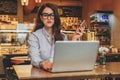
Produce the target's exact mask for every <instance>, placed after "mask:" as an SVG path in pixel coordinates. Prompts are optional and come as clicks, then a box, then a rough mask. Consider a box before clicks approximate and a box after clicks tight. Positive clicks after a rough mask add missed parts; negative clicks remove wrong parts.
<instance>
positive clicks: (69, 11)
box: [58, 6, 82, 18]
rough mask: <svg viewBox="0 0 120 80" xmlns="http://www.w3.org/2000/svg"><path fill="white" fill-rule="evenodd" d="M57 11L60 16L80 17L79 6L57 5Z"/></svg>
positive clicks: (80, 10) (80, 9)
mask: <svg viewBox="0 0 120 80" xmlns="http://www.w3.org/2000/svg"><path fill="white" fill-rule="evenodd" d="M58 12H59V14H60V16H61V17H80V18H81V17H82V7H81V6H58Z"/></svg>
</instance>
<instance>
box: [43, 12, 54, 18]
mask: <svg viewBox="0 0 120 80" xmlns="http://www.w3.org/2000/svg"><path fill="white" fill-rule="evenodd" d="M42 17H43V18H44V19H48V18H49V17H50V19H54V17H55V16H54V14H53V13H51V14H48V13H42Z"/></svg>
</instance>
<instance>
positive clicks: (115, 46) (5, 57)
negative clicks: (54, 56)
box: [0, 0, 120, 80]
mask: <svg viewBox="0 0 120 80" xmlns="http://www.w3.org/2000/svg"><path fill="white" fill-rule="evenodd" d="M119 2H120V0H0V80H120V35H119V33H120V8H119V7H120V4H119ZM44 3H53V4H55V5H56V6H57V8H58V12H59V15H60V21H61V32H62V33H64V34H66V35H67V38H68V40H71V39H72V36H73V34H74V32H75V31H76V29H77V28H78V26H79V25H80V24H81V23H82V22H83V21H84V26H85V33H84V34H83V36H82V37H80V38H79V39H78V41H96V40H98V41H99V42H100V44H99V48H98V52H97V56H96V64H95V68H94V69H93V70H92V71H77V72H65V73H64V72H63V73H50V72H47V71H44V70H41V69H37V68H35V67H33V66H32V65H31V60H30V58H29V53H28V43H27V40H28V38H29V36H30V35H31V33H32V32H33V30H34V27H35V24H36V16H37V11H38V9H39V7H40V6H41V5H42V4H44ZM102 51H104V52H105V55H104V57H103V56H102V57H101V55H102Z"/></svg>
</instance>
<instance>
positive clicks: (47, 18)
mask: <svg viewBox="0 0 120 80" xmlns="http://www.w3.org/2000/svg"><path fill="white" fill-rule="evenodd" d="M40 18H41V20H42V22H43V24H44V27H46V28H52V26H53V24H54V12H53V10H52V9H51V8H49V7H46V8H45V9H44V10H43V12H42V15H41V16H40Z"/></svg>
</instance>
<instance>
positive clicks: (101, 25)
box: [90, 12, 111, 45]
mask: <svg viewBox="0 0 120 80" xmlns="http://www.w3.org/2000/svg"><path fill="white" fill-rule="evenodd" d="M110 14H111V13H106V12H99V13H95V14H93V15H91V16H90V22H91V29H92V30H94V31H95V32H96V35H95V36H96V37H97V40H99V41H100V44H101V45H110V42H111V27H110V25H109V15H110Z"/></svg>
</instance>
